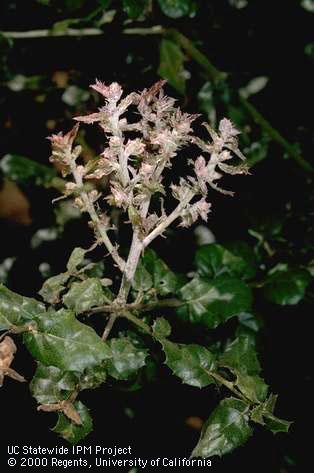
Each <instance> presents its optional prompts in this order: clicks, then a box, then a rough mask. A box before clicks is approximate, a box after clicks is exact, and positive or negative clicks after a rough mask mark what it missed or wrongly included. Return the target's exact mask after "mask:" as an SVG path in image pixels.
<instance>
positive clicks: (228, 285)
mask: <svg viewBox="0 0 314 473" xmlns="http://www.w3.org/2000/svg"><path fill="white" fill-rule="evenodd" d="M179 293H180V296H181V299H182V300H183V301H185V304H184V305H183V306H182V307H179V308H178V309H177V314H178V315H179V316H180V317H182V318H183V319H184V320H188V321H190V322H192V323H201V324H203V325H205V326H206V327H208V328H215V327H217V326H218V325H220V324H221V323H223V322H226V321H227V320H228V319H230V318H231V317H234V316H236V315H239V314H241V313H242V312H247V311H249V309H250V307H251V304H252V294H251V291H250V289H249V287H248V286H247V285H246V284H245V283H244V282H242V281H240V280H239V279H234V278H229V277H223V276H220V277H218V278H216V279H214V280H212V281H204V280H202V279H200V278H197V277H196V278H194V279H192V281H190V282H189V283H188V284H186V285H185V286H183V287H182V288H181V289H180V292H179Z"/></svg>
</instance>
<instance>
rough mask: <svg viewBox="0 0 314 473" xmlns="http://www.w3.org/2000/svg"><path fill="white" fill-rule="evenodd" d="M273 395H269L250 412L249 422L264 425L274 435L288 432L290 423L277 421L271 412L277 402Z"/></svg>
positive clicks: (281, 420)
mask: <svg viewBox="0 0 314 473" xmlns="http://www.w3.org/2000/svg"><path fill="white" fill-rule="evenodd" d="M277 397H278V396H276V395H275V394H270V395H269V397H268V398H267V399H266V400H265V401H264V402H263V403H261V404H259V405H258V406H255V407H254V408H253V409H252V410H251V420H252V421H253V422H256V423H258V424H261V425H264V426H265V427H267V428H268V429H269V430H271V431H272V432H273V433H274V434H276V433H278V432H288V430H289V427H290V425H291V424H292V422H289V421H287V420H283V419H279V417H276V416H275V415H274V414H273V412H274V409H275V404H276V401H277Z"/></svg>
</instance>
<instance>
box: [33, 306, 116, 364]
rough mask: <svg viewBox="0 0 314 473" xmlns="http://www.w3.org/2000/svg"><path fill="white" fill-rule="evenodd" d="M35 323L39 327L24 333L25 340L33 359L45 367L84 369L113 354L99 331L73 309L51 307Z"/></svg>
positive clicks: (99, 362)
mask: <svg viewBox="0 0 314 473" xmlns="http://www.w3.org/2000/svg"><path fill="white" fill-rule="evenodd" d="M36 322H37V329H36V330H33V331H31V332H29V333H25V334H24V342H25V344H26V346H27V348H28V350H29V351H30V352H31V354H32V355H33V356H34V358H36V360H38V361H40V362H41V363H43V364H44V365H46V366H56V367H57V368H60V369H61V370H64V371H78V372H83V371H84V370H85V369H86V368H90V367H92V366H97V365H99V364H101V363H102V361H104V360H105V359H108V358H110V356H111V355H110V350H109V348H108V346H107V345H106V344H105V343H104V342H103V341H102V339H101V338H100V337H99V336H98V335H97V333H96V332H95V331H94V330H93V329H92V328H91V327H88V326H87V325H85V324H82V323H81V322H79V321H78V320H77V319H76V318H75V315H74V313H73V312H72V311H70V310H65V309H62V310H60V311H58V312H54V311H52V310H50V311H48V312H47V313H46V314H45V315H43V316H42V317H37V318H36Z"/></svg>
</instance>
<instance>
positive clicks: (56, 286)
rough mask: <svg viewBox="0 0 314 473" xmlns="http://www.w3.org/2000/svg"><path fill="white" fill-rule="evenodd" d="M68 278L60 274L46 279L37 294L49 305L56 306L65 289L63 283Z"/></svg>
mask: <svg viewBox="0 0 314 473" xmlns="http://www.w3.org/2000/svg"><path fill="white" fill-rule="evenodd" d="M69 277H70V275H69V274H68V273H61V274H57V275H56V276H52V277H51V278H48V279H46V281H45V282H44V284H43V285H42V288H41V289H40V291H39V292H38V294H39V295H40V296H41V297H42V298H43V299H44V301H46V302H48V303H49V304H57V303H58V302H60V294H61V292H62V291H63V290H64V289H65V283H66V282H67V281H68V279H69Z"/></svg>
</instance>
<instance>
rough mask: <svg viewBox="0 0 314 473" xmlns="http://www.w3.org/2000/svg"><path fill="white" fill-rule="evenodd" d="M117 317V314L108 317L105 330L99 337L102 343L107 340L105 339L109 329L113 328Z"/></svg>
mask: <svg viewBox="0 0 314 473" xmlns="http://www.w3.org/2000/svg"><path fill="white" fill-rule="evenodd" d="M118 317H119V314H116V313H113V314H111V315H110V317H109V320H108V322H107V325H106V328H105V330H104V333H103V334H102V337H101V338H102V339H103V341H106V340H107V338H108V336H109V334H110V332H111V329H112V327H113V325H114V323H115V321H116V319H117V318H118Z"/></svg>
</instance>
